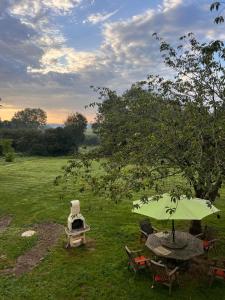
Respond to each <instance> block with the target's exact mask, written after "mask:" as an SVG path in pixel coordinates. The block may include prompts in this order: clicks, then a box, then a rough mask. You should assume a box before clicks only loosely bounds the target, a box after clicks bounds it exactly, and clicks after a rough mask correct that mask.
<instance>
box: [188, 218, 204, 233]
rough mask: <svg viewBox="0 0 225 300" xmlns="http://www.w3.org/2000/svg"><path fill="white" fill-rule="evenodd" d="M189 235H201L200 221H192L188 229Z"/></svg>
mask: <svg viewBox="0 0 225 300" xmlns="http://www.w3.org/2000/svg"><path fill="white" fill-rule="evenodd" d="M189 233H190V234H193V235H197V234H199V233H202V223H201V220H192V221H191V224H190V227H189Z"/></svg>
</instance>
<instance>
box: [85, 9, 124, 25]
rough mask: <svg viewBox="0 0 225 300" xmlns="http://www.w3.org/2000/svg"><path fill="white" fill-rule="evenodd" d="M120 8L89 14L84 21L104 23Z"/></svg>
mask: <svg viewBox="0 0 225 300" xmlns="http://www.w3.org/2000/svg"><path fill="white" fill-rule="evenodd" d="M118 11H119V10H118V9H116V10H114V11H113V12H111V13H102V14H101V13H97V14H91V15H89V16H88V18H87V19H86V20H84V21H83V23H84V24H85V23H92V24H98V23H103V22H105V21H106V20H108V19H109V18H111V17H112V16H113V15H115V14H116V13H117V12H118Z"/></svg>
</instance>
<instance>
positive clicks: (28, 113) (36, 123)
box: [11, 108, 47, 128]
mask: <svg viewBox="0 0 225 300" xmlns="http://www.w3.org/2000/svg"><path fill="white" fill-rule="evenodd" d="M46 122H47V115H46V112H45V111H44V110H42V109H40V108H25V109H24V110H21V111H18V112H16V113H15V114H14V116H13V118H12V120H11V123H12V127H23V128H40V127H42V126H44V125H46Z"/></svg>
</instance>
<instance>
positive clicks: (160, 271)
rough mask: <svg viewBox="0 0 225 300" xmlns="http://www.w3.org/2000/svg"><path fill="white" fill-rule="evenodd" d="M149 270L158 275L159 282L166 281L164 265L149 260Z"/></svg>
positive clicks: (167, 277) (166, 271) (166, 273)
mask: <svg viewBox="0 0 225 300" xmlns="http://www.w3.org/2000/svg"><path fill="white" fill-rule="evenodd" d="M150 268H151V271H152V273H153V274H154V275H159V276H160V279H161V281H168V280H169V276H168V269H167V266H166V265H163V264H160V263H158V262H156V261H154V260H151V262H150Z"/></svg>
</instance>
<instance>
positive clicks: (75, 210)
mask: <svg viewBox="0 0 225 300" xmlns="http://www.w3.org/2000/svg"><path fill="white" fill-rule="evenodd" d="M70 203H71V208H70V214H69V217H68V221H67V228H66V229H65V231H66V234H67V237H68V242H67V248H69V247H78V246H80V245H82V244H85V243H86V239H85V233H86V232H87V231H89V230H90V227H89V226H88V225H87V224H86V221H85V218H84V217H83V215H82V214H81V213H80V201H79V200H72V201H71V202H70Z"/></svg>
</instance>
